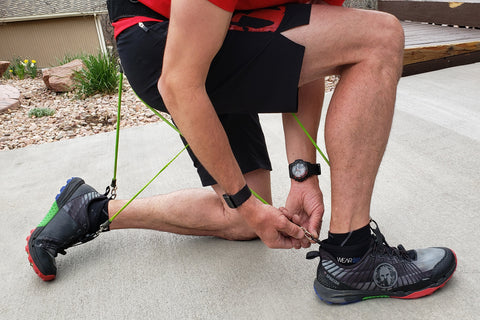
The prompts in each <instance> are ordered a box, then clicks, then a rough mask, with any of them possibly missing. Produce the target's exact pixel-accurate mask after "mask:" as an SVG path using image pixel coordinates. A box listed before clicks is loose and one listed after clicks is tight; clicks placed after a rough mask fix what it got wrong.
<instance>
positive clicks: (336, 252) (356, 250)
mask: <svg viewBox="0 0 480 320" xmlns="http://www.w3.org/2000/svg"><path fill="white" fill-rule="evenodd" d="M371 239H372V236H371V232H370V224H367V225H366V226H365V227H363V228H360V229H357V230H354V231H352V232H348V233H330V232H329V233H328V239H326V240H325V241H323V244H322V247H323V248H325V249H326V250H327V251H328V252H330V253H331V254H332V255H333V256H334V257H335V258H336V259H337V261H338V262H339V263H341V264H343V265H352V264H355V263H357V262H358V261H360V259H361V258H362V257H363V256H364V255H365V253H366V252H367V251H368V249H369V248H370V245H371Z"/></svg>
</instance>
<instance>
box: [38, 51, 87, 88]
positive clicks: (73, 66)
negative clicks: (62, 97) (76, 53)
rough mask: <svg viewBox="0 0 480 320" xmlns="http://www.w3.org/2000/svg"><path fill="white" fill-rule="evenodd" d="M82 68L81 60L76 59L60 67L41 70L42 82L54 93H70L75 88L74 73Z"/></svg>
mask: <svg viewBox="0 0 480 320" xmlns="http://www.w3.org/2000/svg"><path fill="white" fill-rule="evenodd" d="M84 67H85V65H84V64H83V62H82V60H80V59H76V60H73V61H71V62H69V63H67V64H64V65H62V66H58V67H53V68H49V69H43V70H42V73H43V82H45V85H46V86H47V88H48V89H50V90H52V91H55V92H68V91H72V90H73V89H74V86H75V82H74V81H73V76H74V74H75V71H80V70H81V69H82V68H84Z"/></svg>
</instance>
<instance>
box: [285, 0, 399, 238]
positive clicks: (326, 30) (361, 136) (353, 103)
mask: <svg viewBox="0 0 480 320" xmlns="http://www.w3.org/2000/svg"><path fill="white" fill-rule="evenodd" d="M284 35H285V36H287V37H288V38H290V39H291V40H293V41H295V42H297V43H300V44H302V45H304V46H305V47H306V50H305V57H304V64H303V67H302V75H301V84H303V83H309V82H311V81H314V80H315V79H318V78H319V77H323V76H325V75H328V74H339V75H340V76H341V80H340V82H339V84H338V86H337V88H336V90H335V93H334V95H333V98H332V101H331V103H330V106H329V110H328V113H327V119H326V126H325V140H326V146H327V151H328V155H329V157H330V164H331V168H330V170H331V179H332V218H331V224H330V231H331V232H333V233H344V232H349V231H352V230H355V229H358V228H360V227H363V226H365V225H366V224H367V223H368V221H369V215H370V213H369V212H370V202H371V196H372V191H373V186H374V182H375V178H376V174H377V171H378V167H379V165H380V162H381V159H382V157H383V153H384V151H385V147H386V143H387V140H388V136H389V132H390V127H391V123H392V117H393V110H394V102H395V96H396V86H397V83H398V79H399V77H400V75H401V67H402V56H403V41H404V37H403V29H402V27H401V25H400V24H399V23H398V21H397V20H396V18H394V17H392V16H390V15H386V14H382V13H378V12H371V11H360V10H352V9H346V8H336V7H331V6H323V5H319V6H313V7H312V15H311V20H310V24H309V25H308V26H302V27H299V28H295V29H292V30H288V31H286V32H285V33H284Z"/></svg>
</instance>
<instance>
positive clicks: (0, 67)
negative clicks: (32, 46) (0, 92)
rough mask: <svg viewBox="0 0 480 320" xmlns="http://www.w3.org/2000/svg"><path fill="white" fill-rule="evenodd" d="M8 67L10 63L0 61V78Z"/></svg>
mask: <svg viewBox="0 0 480 320" xmlns="http://www.w3.org/2000/svg"><path fill="white" fill-rule="evenodd" d="M9 66H10V61H0V77H1V76H2V74H3V73H4V72H5V71H7V69H8V67H9Z"/></svg>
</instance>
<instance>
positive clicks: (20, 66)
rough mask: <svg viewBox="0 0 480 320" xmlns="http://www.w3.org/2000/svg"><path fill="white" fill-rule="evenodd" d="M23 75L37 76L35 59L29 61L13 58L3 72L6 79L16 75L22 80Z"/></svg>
mask: <svg viewBox="0 0 480 320" xmlns="http://www.w3.org/2000/svg"><path fill="white" fill-rule="evenodd" d="M25 75H28V76H30V77H32V78H35V77H36V76H37V61H35V60H33V59H32V60H31V61H29V60H28V59H25V60H21V59H20V58H15V60H14V61H13V63H12V64H11V65H10V68H9V69H8V70H7V71H6V72H5V73H4V74H3V77H4V78H7V79H11V78H13V77H17V78H18V79H20V80H23V79H25Z"/></svg>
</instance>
